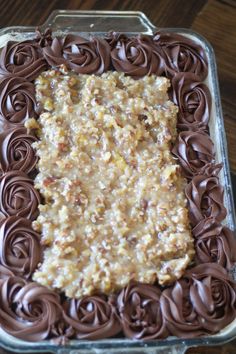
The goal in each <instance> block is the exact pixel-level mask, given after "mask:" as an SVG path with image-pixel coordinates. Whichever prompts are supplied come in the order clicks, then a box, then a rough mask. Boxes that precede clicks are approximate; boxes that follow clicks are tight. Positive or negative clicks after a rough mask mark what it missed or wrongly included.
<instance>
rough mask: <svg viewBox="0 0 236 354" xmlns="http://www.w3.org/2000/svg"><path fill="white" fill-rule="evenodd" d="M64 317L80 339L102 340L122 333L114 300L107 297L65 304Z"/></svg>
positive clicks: (72, 300)
mask: <svg viewBox="0 0 236 354" xmlns="http://www.w3.org/2000/svg"><path fill="white" fill-rule="evenodd" d="M64 309H65V310H64V312H63V317H64V319H65V321H66V323H67V324H69V325H70V326H71V327H72V328H73V329H74V330H75V335H76V338H78V339H101V338H108V337H112V336H115V335H116V334H118V333H119V332H120V331H121V325H120V322H119V318H118V315H117V313H116V309H115V305H114V299H113V297H112V296H111V297H110V298H109V299H108V300H107V299H106V297H105V296H103V295H101V296H98V295H97V296H95V295H94V296H84V297H83V298H81V299H79V300H76V299H71V300H70V301H68V302H66V303H65V304H64Z"/></svg>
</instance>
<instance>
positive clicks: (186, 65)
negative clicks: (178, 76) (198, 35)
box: [153, 32, 208, 80]
mask: <svg viewBox="0 0 236 354" xmlns="http://www.w3.org/2000/svg"><path fill="white" fill-rule="evenodd" d="M153 40H154V42H155V43H156V45H157V46H158V47H161V50H162V52H163V56H164V60H165V73H166V75H167V76H168V77H173V76H174V75H175V73H178V72H186V73H194V74H196V75H197V76H198V77H199V80H204V79H205V78H206V77H207V72H208V66H207V58H206V55H205V52H204V50H203V48H202V47H200V46H199V45H197V44H196V43H194V42H193V41H192V40H190V39H188V38H186V37H183V36H181V35H178V34H174V33H166V32H165V33H164V32H157V33H156V34H155V35H154V38H153Z"/></svg>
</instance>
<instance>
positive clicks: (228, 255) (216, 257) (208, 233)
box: [192, 218, 236, 270]
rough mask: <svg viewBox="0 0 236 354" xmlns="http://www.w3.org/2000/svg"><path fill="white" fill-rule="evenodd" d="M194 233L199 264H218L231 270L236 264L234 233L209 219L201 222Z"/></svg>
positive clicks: (194, 229)
mask: <svg viewBox="0 0 236 354" xmlns="http://www.w3.org/2000/svg"><path fill="white" fill-rule="evenodd" d="M192 233H193V235H194V237H195V239H196V240H195V251H196V261H197V263H211V262H213V263H218V264H220V265H221V266H222V267H224V268H226V269H228V270H230V268H231V267H232V266H233V263H234V262H236V255H235V251H234V250H235V249H236V237H235V236H234V234H233V232H232V231H231V230H230V229H229V228H228V227H225V226H222V225H221V224H219V223H218V222H216V221H215V219H214V218H207V219H204V220H202V221H200V222H199V224H197V225H196V226H195V227H194V228H193V230H192Z"/></svg>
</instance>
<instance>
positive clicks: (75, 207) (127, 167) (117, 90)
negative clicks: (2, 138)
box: [26, 70, 194, 298]
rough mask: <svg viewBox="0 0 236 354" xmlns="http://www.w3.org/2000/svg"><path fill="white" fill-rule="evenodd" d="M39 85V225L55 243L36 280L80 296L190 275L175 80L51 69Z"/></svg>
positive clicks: (189, 239)
mask: <svg viewBox="0 0 236 354" xmlns="http://www.w3.org/2000/svg"><path fill="white" fill-rule="evenodd" d="M35 85H36V99H37V100H38V102H39V104H40V105H41V106H42V107H43V109H44V111H43V113H42V114H41V115H40V117H39V119H38V121H37V123H36V121H35V122H32V121H29V122H28V124H27V122H26V125H27V126H28V125H29V126H30V125H32V124H36V126H37V124H38V125H39V130H40V133H39V134H38V136H39V142H37V143H35V144H34V148H35V149H36V154H37V155H38V157H39V163H38V169H39V173H38V175H37V177H36V180H35V187H36V188H37V189H39V191H40V193H41V195H42V196H43V198H44V204H43V205H39V210H40V215H39V217H38V219H37V220H36V221H35V222H34V227H35V228H36V230H37V231H40V233H41V234H42V243H43V244H44V245H45V246H46V249H45V251H44V260H43V263H42V265H41V266H40V268H39V269H38V270H37V271H36V273H35V274H34V276H33V279H34V280H35V281H37V282H39V283H41V284H43V285H46V286H51V287H54V288H58V289H61V290H63V291H64V292H65V294H66V295H67V296H69V297H76V298H79V297H80V296H82V295H91V294H92V293H94V292H98V291H99V292H103V293H107V294H109V293H111V292H114V291H117V290H119V289H121V288H122V287H124V286H126V285H127V284H128V283H129V281H130V280H135V281H140V282H143V283H154V282H155V281H156V280H157V281H158V282H159V283H160V284H169V283H171V282H173V281H174V280H175V279H178V278H180V277H181V275H182V274H183V272H184V270H185V268H186V267H187V265H188V264H189V262H190V260H191V259H192V256H193V253H194V251H193V239H192V236H191V233H190V227H189V221H188V211H187V207H186V198H185V195H184V188H185V186H186V182H185V180H184V179H183V177H181V174H180V171H179V166H178V165H177V164H176V161H175V160H174V158H173V156H172V154H171V152H170V147H171V143H173V142H174V140H175V137H176V128H175V127H176V113H177V107H176V106H174V104H173V103H172V102H171V101H169V99H168V95H167V89H168V86H169V80H168V79H166V78H163V77H157V76H154V75H153V76H145V77H144V78H142V79H140V80H138V81H137V80H134V79H132V78H130V77H127V76H124V74H121V73H117V72H107V73H105V74H103V75H102V76H95V75H76V74H72V73H66V74H63V73H61V72H60V71H55V70H51V71H48V72H45V73H43V74H42V75H41V76H40V77H39V78H38V79H36V81H35ZM124 269H125V271H124Z"/></svg>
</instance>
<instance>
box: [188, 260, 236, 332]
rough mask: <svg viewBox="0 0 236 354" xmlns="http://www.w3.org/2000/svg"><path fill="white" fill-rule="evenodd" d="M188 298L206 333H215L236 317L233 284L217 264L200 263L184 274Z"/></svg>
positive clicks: (234, 286) (235, 287)
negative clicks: (188, 282) (189, 283)
mask: <svg viewBox="0 0 236 354" xmlns="http://www.w3.org/2000/svg"><path fill="white" fill-rule="evenodd" d="M185 276H186V278H188V279H190V282H191V286H190V301H191V303H192V305H193V307H194V310H195V311H196V313H197V314H198V316H199V321H201V326H202V328H204V329H205V330H206V331H207V332H210V333H216V332H218V331H219V330H221V329H222V328H224V327H225V326H227V325H228V324H229V323H230V322H232V321H233V320H234V319H235V316H236V283H235V282H234V281H233V280H232V279H231V278H230V277H229V275H228V273H227V271H226V270H225V269H224V268H222V267H221V266H220V265H219V264H216V263H204V264H200V265H198V266H196V267H194V268H192V269H190V270H189V271H188V272H187V273H186V275H185Z"/></svg>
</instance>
